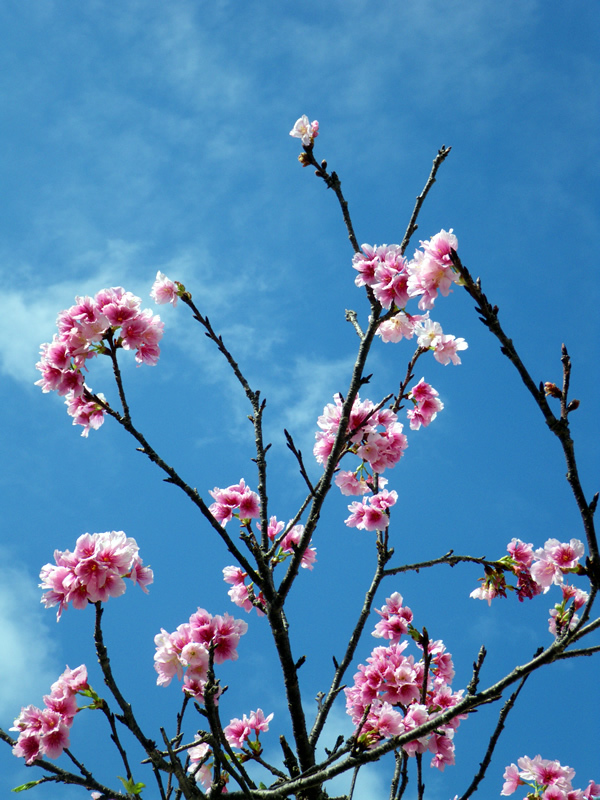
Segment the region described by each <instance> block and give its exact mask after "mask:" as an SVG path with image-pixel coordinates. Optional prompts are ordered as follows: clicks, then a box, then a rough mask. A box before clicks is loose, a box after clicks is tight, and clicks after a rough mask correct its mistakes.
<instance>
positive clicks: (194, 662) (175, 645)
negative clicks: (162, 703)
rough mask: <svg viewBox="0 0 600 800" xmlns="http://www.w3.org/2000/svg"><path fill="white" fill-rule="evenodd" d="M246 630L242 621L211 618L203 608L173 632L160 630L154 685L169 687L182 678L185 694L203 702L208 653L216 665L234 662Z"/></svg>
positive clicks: (223, 616) (225, 617) (246, 627)
mask: <svg viewBox="0 0 600 800" xmlns="http://www.w3.org/2000/svg"><path fill="white" fill-rule="evenodd" d="M247 630H248V625H247V624H246V623H245V622H244V621H243V620H241V619H234V618H233V617H232V616H231V615H230V614H223V615H222V616H220V615H217V616H214V617H213V616H212V615H211V614H209V613H208V611H205V610H204V609H203V608H199V609H198V610H197V611H196V612H194V613H193V614H192V615H191V616H190V618H189V621H188V622H185V623H183V624H182V625H179V626H178V627H177V630H175V631H173V633H168V632H167V631H166V630H165V629H164V628H161V632H160V633H158V634H156V636H155V637H154V643H155V645H156V653H155V655H154V669H155V670H156V671H157V673H158V678H157V679H156V683H157V684H158V685H159V686H168V685H169V684H170V683H171V680H172V679H173V676H175V675H177V677H178V678H179V680H181V679H182V678H183V691H184V692H187V693H188V694H189V695H191V696H192V697H195V698H197V699H199V700H203V699H204V687H205V685H206V680H207V675H208V668H209V663H210V655H209V651H212V653H213V657H214V661H215V663H216V664H222V663H223V662H224V661H227V660H229V661H235V660H237V658H238V652H237V646H238V643H239V641H240V637H241V636H243V634H244V633H246V631H247ZM184 670H185V676H184V674H183V672H184Z"/></svg>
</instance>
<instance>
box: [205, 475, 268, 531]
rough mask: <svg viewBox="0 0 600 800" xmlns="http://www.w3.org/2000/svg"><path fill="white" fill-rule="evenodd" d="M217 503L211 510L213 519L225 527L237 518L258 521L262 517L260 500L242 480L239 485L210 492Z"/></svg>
mask: <svg viewBox="0 0 600 800" xmlns="http://www.w3.org/2000/svg"><path fill="white" fill-rule="evenodd" d="M209 494H210V495H211V496H212V497H213V498H214V499H215V502H214V503H212V505H211V506H210V508H209V511H210V513H211V514H212V515H213V517H214V518H215V519H216V520H217V521H218V522H220V523H221V525H222V526H223V527H225V525H227V523H228V522H229V521H230V520H231V519H232V518H233V517H234V516H235V517H238V518H239V519H240V521H242V520H251V519H256V517H259V516H260V499H259V497H258V495H257V494H256V492H253V491H251V490H250V489H249V488H248V487H247V486H246V483H245V481H244V479H243V478H242V479H241V480H240V482H239V483H237V484H234V485H233V486H228V487H227V488H226V489H219V488H218V487H216V486H215V488H214V489H212V490H211V491H209Z"/></svg>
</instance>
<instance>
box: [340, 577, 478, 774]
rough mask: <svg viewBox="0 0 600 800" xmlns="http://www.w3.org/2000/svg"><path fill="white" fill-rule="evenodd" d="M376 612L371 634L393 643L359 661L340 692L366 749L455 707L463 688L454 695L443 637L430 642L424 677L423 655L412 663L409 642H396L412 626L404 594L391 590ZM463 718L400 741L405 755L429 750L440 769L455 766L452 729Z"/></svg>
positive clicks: (448, 659)
mask: <svg viewBox="0 0 600 800" xmlns="http://www.w3.org/2000/svg"><path fill="white" fill-rule="evenodd" d="M377 613H378V614H379V615H380V616H381V620H380V622H378V623H377V625H376V627H375V631H374V632H373V636H377V637H379V638H385V639H390V641H391V643H390V644H389V646H388V647H376V648H375V649H374V650H373V652H372V653H371V656H370V657H369V658H368V659H367V664H366V665H365V664H360V665H359V667H358V672H357V673H356V675H355V676H354V685H353V686H351V687H349V688H347V689H345V690H344V691H345V694H346V710H347V713H348V714H349V715H350V716H351V718H352V721H353V723H354V724H355V725H357V726H360V729H359V730H358V731H357V733H358V741H359V743H361V744H362V745H364V746H365V747H371V746H373V745H375V744H376V743H377V742H378V741H380V740H381V739H389V738H391V737H393V736H398V735H401V734H404V733H409V732H411V731H412V730H414V729H415V728H418V727H419V726H420V725H423V724H424V723H425V722H428V721H429V720H431V719H434V718H435V717H436V716H437V715H438V714H440V713H441V712H443V711H446V710H447V709H449V708H453V707H454V706H456V704H457V703H458V702H459V701H460V700H461V698H462V691H460V692H454V693H453V692H452V689H451V687H450V683H451V681H452V679H453V677H454V668H453V664H452V658H451V656H450V654H449V653H447V652H446V648H445V646H444V644H443V643H442V642H441V641H435V642H428V646H427V651H428V662H429V668H428V670H427V675H425V660H424V658H423V657H422V658H421V659H419V660H418V661H415V658H414V656H412V655H409V656H406V655H404V651H405V650H406V648H407V646H408V641H404V642H402V643H400V638H401V637H402V635H403V634H405V633H406V632H408V631H409V629H410V630H411V632H412V631H413V630H414V629H412V627H411V621H412V612H411V610H410V608H408V607H403V606H402V596H401V595H400V594H399V593H398V592H395V593H394V594H393V595H392V596H391V597H388V598H387V600H386V604H385V606H383V608H382V609H381V610H380V611H378V612H377ZM415 633H416V632H415ZM417 640H418V635H417ZM424 686H425V691H424ZM462 718H464V715H459V716H457V717H455V718H454V719H452V720H451V721H450V722H447V723H445V724H442V725H439V726H438V727H437V728H436V729H435V731H433V732H431V733H428V734H425V735H424V736H421V737H419V738H416V739H415V740H414V741H411V742H408V743H407V744H405V745H403V750H404V751H405V752H406V753H408V755H409V756H413V755H415V754H416V753H425V752H426V751H428V750H429V752H431V753H432V754H433V758H432V760H431V766H432V767H437V768H438V769H440V770H443V769H444V767H445V766H446V765H447V764H454V743H453V737H454V731H455V729H456V728H457V727H458V725H459V723H460V719H462Z"/></svg>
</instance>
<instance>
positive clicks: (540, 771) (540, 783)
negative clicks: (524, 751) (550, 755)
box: [500, 755, 600, 800]
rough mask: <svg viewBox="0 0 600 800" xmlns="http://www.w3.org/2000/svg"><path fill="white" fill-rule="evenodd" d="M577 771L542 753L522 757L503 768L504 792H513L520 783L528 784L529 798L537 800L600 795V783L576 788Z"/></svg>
mask: <svg viewBox="0 0 600 800" xmlns="http://www.w3.org/2000/svg"><path fill="white" fill-rule="evenodd" d="M574 777H575V770H574V769H573V768H572V767H563V766H562V765H561V764H560V762H559V761H550V760H548V759H546V758H542V757H541V756H540V755H537V756H535V757H534V758H530V757H529V756H523V757H522V758H519V759H518V761H517V764H510V765H509V766H508V767H506V769H505V771H504V785H503V787H502V791H501V792H500V794H501V795H504V796H507V795H510V794H514V792H516V791H517V789H518V788H519V786H529V787H530V789H531V791H530V792H529V793H528V794H527V797H530V798H532V800H535V799H536V798H541V799H542V800H594V798H598V797H600V786H599V785H598V784H597V783H595V782H594V781H590V782H589V785H588V787H587V789H585V790H584V791H582V790H581V789H574V788H573V784H572V781H573V778H574Z"/></svg>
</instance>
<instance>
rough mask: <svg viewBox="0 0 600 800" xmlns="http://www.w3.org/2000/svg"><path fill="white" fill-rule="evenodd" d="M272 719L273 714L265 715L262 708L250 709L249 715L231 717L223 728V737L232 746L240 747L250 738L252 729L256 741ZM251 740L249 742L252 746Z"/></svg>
mask: <svg viewBox="0 0 600 800" xmlns="http://www.w3.org/2000/svg"><path fill="white" fill-rule="evenodd" d="M272 719H273V714H269V716H268V717H265V715H264V712H263V710H262V708H257V709H256V711H251V712H250V716H249V717H247V716H246V715H245V714H244V717H243V719H232V720H231V722H230V723H229V725H228V726H227V727H226V728H224V729H223V733H224V734H225V738H226V739H227V741H228V742H229V744H230V745H231V746H232V747H238V748H241V747H243V746H244V744H245V742H246V741H247V740H248V739H249V738H250V736H251V734H252V731H254V734H255V736H256V741H257V742H258V737H259V734H260V733H261V731H262V732H266V731H268V730H269V722H271V720H272ZM252 744H253V742H251V743H250V746H252Z"/></svg>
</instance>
